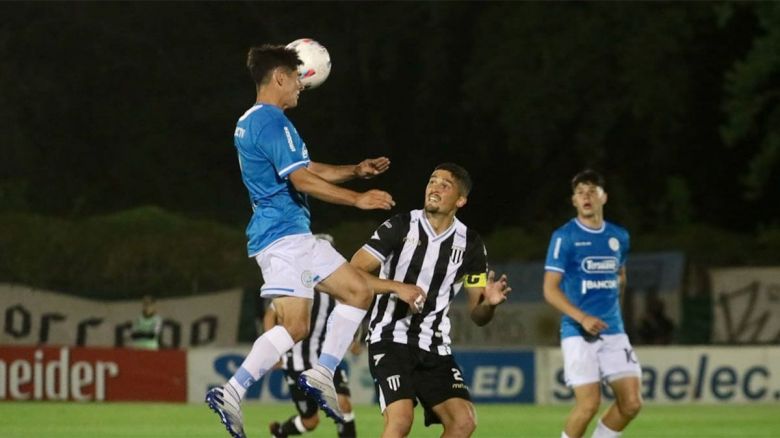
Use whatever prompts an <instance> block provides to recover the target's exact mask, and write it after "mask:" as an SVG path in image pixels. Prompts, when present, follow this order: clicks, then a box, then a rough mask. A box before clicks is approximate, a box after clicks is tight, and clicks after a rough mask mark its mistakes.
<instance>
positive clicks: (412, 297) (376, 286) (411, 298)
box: [349, 248, 425, 313]
mask: <svg viewBox="0 0 780 438" xmlns="http://www.w3.org/2000/svg"><path fill="white" fill-rule="evenodd" d="M349 263H350V264H351V265H352V266H354V267H356V268H357V270H358V272H360V274H361V275H362V276H363V278H365V279H366V281H367V282H368V287H370V288H371V289H373V290H374V293H375V294H386V293H394V294H396V295H398V298H400V299H401V300H402V301H403V302H405V303H406V304H408V305H409V307H410V308H411V309H412V312H414V313H417V312H419V311H420V310H421V309H420V308H418V306H417V305H416V304H415V302H416V301H417V302H419V301H418V300H420V301H424V300H425V292H423V290H422V289H420V287H418V286H417V285H416V284H406V283H401V282H400V281H394V280H387V279H384V278H379V277H377V276H376V275H374V274H373V273H374V272H376V271H377V270H378V269H379V266H380V265H381V263H380V261H379V260H378V259H377V258H376V257H374V256H373V255H372V254H371V253H369V252H368V251H366V250H365V249H363V248H360V249H359V250H357V252H355V254H354V255H353V256H352V260H350V262H349Z"/></svg>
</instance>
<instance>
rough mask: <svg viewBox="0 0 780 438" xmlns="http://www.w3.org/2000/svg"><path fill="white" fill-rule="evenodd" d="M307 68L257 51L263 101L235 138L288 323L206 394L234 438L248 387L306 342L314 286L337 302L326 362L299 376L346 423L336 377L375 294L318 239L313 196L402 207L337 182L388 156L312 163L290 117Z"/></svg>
mask: <svg viewBox="0 0 780 438" xmlns="http://www.w3.org/2000/svg"><path fill="white" fill-rule="evenodd" d="M300 64H301V61H300V59H299V58H298V55H297V53H296V52H295V50H293V49H288V48H286V47H284V46H273V45H265V46H262V47H253V48H251V49H250V50H249V54H248V57H247V67H248V68H249V72H250V75H251V76H252V79H253V80H254V82H255V91H256V99H255V104H254V105H253V106H252V107H251V108H249V109H248V110H247V111H246V112H244V114H243V115H242V116H241V117H240V118H239V119H238V123H237V124H236V129H235V131H234V134H233V142H234V145H235V147H236V150H237V152H238V162H239V167H240V169H241V178H242V180H243V182H244V185H245V186H246V188H247V190H248V192H249V200H250V202H251V205H252V210H253V214H252V219H251V220H250V222H249V225H248V226H247V230H246V234H247V237H248V240H249V242H248V245H247V247H248V248H247V249H248V253H249V257H252V258H254V259H255V260H256V261H257V263H258V265H259V266H260V270H261V271H262V274H263V280H264V281H265V284H264V285H263V288H262V290H261V295H262V296H263V297H265V298H273V299H274V307H275V309H276V312H277V315H278V317H279V320H280V324H279V325H277V326H275V327H274V328H273V329H271V330H269V331H267V332H265V333H263V335H262V336H260V337H259V338H258V339H257V340H256V341H255V343H254V344H253V346H252V349H251V351H250V352H249V354H248V355H247V357H246V359H245V360H244V362H243V363H242V364H241V366H240V367H239V369H238V370H237V371H236V373H235V374H234V375H233V377H231V378H230V380H229V381H228V382H227V383H225V384H224V385H222V386H218V387H215V388H212V389H210V390H209V391H208V392H207V394H206V403H207V405H208V406H209V408H211V409H212V410H213V411H214V412H216V413H217V415H218V416H219V419H220V421H221V422H222V423H223V424H224V425H225V428H226V429H227V431H228V433H229V434H230V435H231V436H233V437H234V438H244V437H245V434H244V427H243V415H242V413H241V400H243V398H244V395H245V394H246V391H247V388H249V387H250V386H252V384H254V383H255V382H256V381H257V380H258V379H259V378H260V376H262V375H263V374H265V373H266V372H267V371H268V370H269V369H271V367H272V366H274V364H275V363H276V362H277V361H278V360H279V357H280V356H281V355H282V354H284V353H285V352H287V350H289V349H290V348H292V347H293V345H295V343H296V342H298V341H300V340H302V339H304V338H305V337H306V336H307V335H308V333H309V307H310V303H311V300H312V298H313V296H314V287H315V286H317V287H318V288H319V289H320V290H322V291H324V292H326V293H328V294H330V295H331V296H332V297H334V298H336V300H337V302H338V303H337V304H336V307H335V309H334V310H333V313H332V314H331V317H330V321H329V323H328V324H329V329H328V332H327V334H326V335H325V339H324V340H323V345H322V353H321V354H320V356H319V358H318V362H317V364H315V365H314V366H313V367H312V368H311V369H308V370H306V371H304V372H303V373H302V374H301V377H300V379H299V381H298V384H299V385H300V386H301V387H302V388H303V389H304V390H306V391H307V392H310V393H311V394H312V395H313V396H314V397H315V398H316V399H317V401H318V403H319V404H320V408H322V410H323V411H324V412H325V413H326V414H327V415H328V416H331V417H333V418H334V419H336V421H343V418H342V414H341V411H340V409H339V407H338V396H337V394H336V389H335V386H334V385H333V374H334V372H335V371H336V366H338V364H339V363H340V362H341V359H342V358H343V357H344V353H346V350H347V348H348V347H349V345H350V344H351V343H352V338H353V335H354V334H355V331H356V330H357V328H358V326H359V325H360V323H361V322H362V321H363V317H364V316H365V314H366V311H367V310H368V307H369V306H370V305H371V299H372V298H373V293H372V291H371V289H369V287H368V284H367V282H366V279H365V278H364V277H363V276H362V275H361V274H360V273H359V272H358V270H356V269H355V268H354V267H352V266H351V265H350V264H349V263H346V259H344V257H342V256H341V255H340V254H339V253H338V252H337V251H336V250H335V249H333V246H331V245H330V244H329V243H328V242H325V241H321V240H317V239H315V238H314V236H313V235H312V234H311V231H310V223H311V220H310V212H309V206H308V200H307V199H308V198H307V196H309V195H310V196H314V197H315V198H318V199H320V200H323V201H325V202H329V203H333V204H342V205H349V206H353V207H357V208H360V209H363V210H372V209H384V210H389V209H390V208H391V207H392V206H393V205H394V202H393V198H392V197H391V196H390V195H389V194H388V193H386V192H383V191H381V190H369V191H367V192H363V193H359V192H355V191H352V190H349V189H346V188H343V187H340V186H338V185H337V184H339V183H342V182H345V181H348V180H350V179H353V178H371V177H373V176H376V175H379V174H381V173H383V172H384V171H386V170H387V169H388V167H389V166H390V161H389V160H388V159H387V158H385V157H380V158H374V159H367V160H363V161H362V162H360V163H358V164H355V165H347V166H334V165H330V164H324V163H318V162H314V161H312V160H311V159H310V158H309V152H308V149H307V148H306V144H305V143H304V142H303V140H302V139H301V136H300V135H299V134H298V131H297V130H296V129H295V126H293V124H292V122H290V120H289V119H288V118H287V116H286V115H285V113H284V112H285V110H287V109H290V108H294V107H295V106H297V105H298V96H299V93H300V91H301V90H302V89H303V86H302V85H301V81H300V78H299V73H298V66H299V65H300Z"/></svg>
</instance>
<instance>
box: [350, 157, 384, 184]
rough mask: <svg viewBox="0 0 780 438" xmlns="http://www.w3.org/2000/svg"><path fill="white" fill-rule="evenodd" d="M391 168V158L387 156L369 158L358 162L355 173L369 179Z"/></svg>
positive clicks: (359, 176)
mask: <svg viewBox="0 0 780 438" xmlns="http://www.w3.org/2000/svg"><path fill="white" fill-rule="evenodd" d="M389 168H390V159H389V158H387V157H379V158H368V159H365V160H363V161H361V162H360V163H358V165H357V167H356V168H355V175H356V176H357V177H358V178H363V179H369V178H373V177H375V176H377V175H379V174H380V173H384V172H385V171H386V170H387V169H389Z"/></svg>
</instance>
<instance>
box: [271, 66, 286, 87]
mask: <svg viewBox="0 0 780 438" xmlns="http://www.w3.org/2000/svg"><path fill="white" fill-rule="evenodd" d="M271 78H272V79H273V81H274V82H275V83H276V85H279V86H281V85H283V84H284V81H285V79H287V78H286V75H285V73H284V69H283V68H281V67H276V68H275V69H274V72H273V73H272V76H271Z"/></svg>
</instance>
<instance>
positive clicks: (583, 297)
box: [544, 218, 629, 338]
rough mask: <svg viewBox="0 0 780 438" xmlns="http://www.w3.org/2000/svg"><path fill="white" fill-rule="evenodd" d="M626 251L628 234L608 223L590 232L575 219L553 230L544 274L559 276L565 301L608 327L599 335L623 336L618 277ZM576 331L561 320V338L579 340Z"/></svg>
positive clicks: (568, 320) (571, 322)
mask: <svg viewBox="0 0 780 438" xmlns="http://www.w3.org/2000/svg"><path fill="white" fill-rule="evenodd" d="M628 249H629V236H628V231H626V230H625V229H624V228H621V227H619V226H617V225H615V224H611V223H609V222H604V224H603V225H602V227H601V228H600V229H597V230H594V229H591V228H588V227H586V226H585V225H583V224H582V223H581V222H580V221H578V220H577V219H576V218H575V219H572V220H570V221H569V222H567V223H566V224H564V225H563V226H562V227H560V228H558V229H557V230H555V232H554V233H553V235H552V238H551V239H550V247H549V248H548V249H547V259H546V261H545V263H544V269H545V271H554V272H560V273H562V274H563V280H562V282H561V289H563V292H564V293H565V294H566V298H568V299H569V301H570V302H571V303H572V304H574V305H575V306H577V307H578V308H580V310H582V311H583V312H585V313H587V314H589V315H593V316H596V317H598V318H600V319H601V320H603V321H604V322H605V323H607V324H608V325H609V327H608V328H606V329H605V330H603V331H602V332H601V334H605V335H612V334H617V333H625V329H624V328H623V318H622V316H621V313H620V284H619V279H618V277H619V275H618V274H619V272H620V269H621V268H622V267H623V266H624V264H625V262H626V254H627V253H628ZM580 329H581V326H580V324H578V323H577V321H575V320H573V319H572V318H570V317H568V316H566V315H564V316H563V319H562V321H561V338H566V337H569V336H581V333H580Z"/></svg>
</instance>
